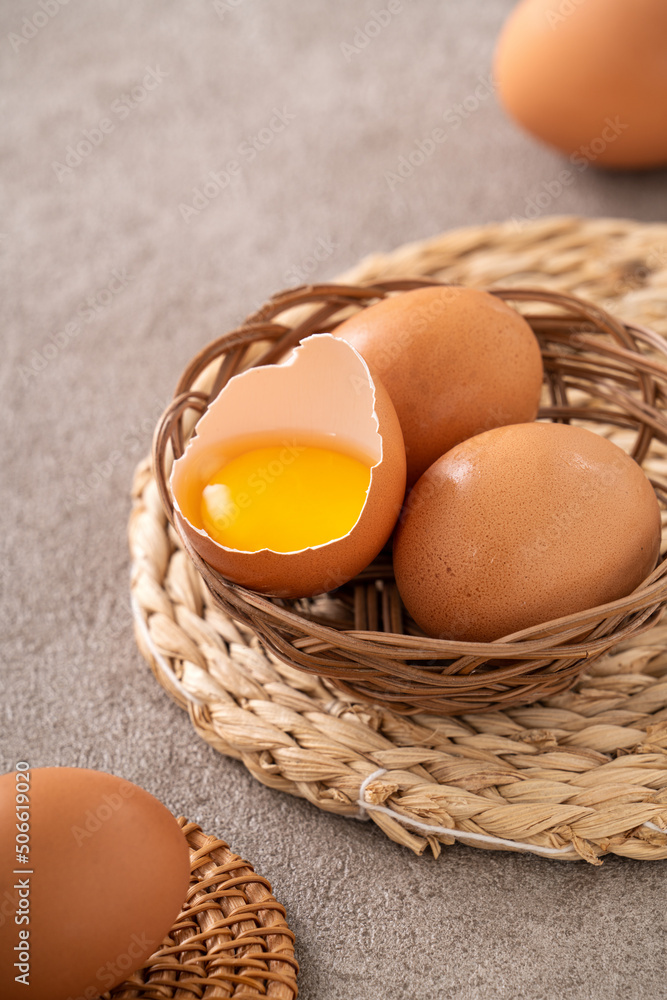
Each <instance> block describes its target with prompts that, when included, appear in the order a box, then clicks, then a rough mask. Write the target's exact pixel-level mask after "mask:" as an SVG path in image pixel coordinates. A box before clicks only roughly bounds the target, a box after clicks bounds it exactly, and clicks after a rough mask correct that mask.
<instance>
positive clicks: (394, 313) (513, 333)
mask: <svg viewBox="0 0 667 1000" xmlns="http://www.w3.org/2000/svg"><path fill="white" fill-rule="evenodd" d="M334 332H335V334H336V336H337V337H342V338H343V339H344V340H346V341H347V342H348V343H350V344H352V346H353V347H356V349H357V350H358V351H359V353H360V354H361V355H362V357H364V358H365V359H366V361H367V362H368V364H369V365H370V367H371V369H372V371H373V372H374V373H377V375H378V376H379V377H380V379H381V380H382V382H383V383H384V386H385V388H386V389H387V391H388V393H389V395H390V397H391V400H392V402H393V404H394V406H395V407H396V412H397V414H398V419H399V421H400V424H401V429H402V431H403V438H404V440H405V450H406V455H407V463H408V466H407V468H408V485H411V484H412V483H414V482H415V481H416V480H417V479H418V478H419V476H420V475H421V474H422V472H424V471H425V470H426V469H427V468H428V467H429V465H431V464H432V463H433V462H434V461H435V460H436V459H437V458H439V457H440V456H441V455H443V454H444V453H445V452H446V451H449V449H450V448H453V447H454V445H456V444H458V443H459V442H460V441H464V440H465V439H466V438H469V437H472V436H473V435H475V434H479V433H481V432H482V431H486V430H489V429H491V428H492V427H498V426H501V425H503V424H514V423H522V422H523V421H526V420H534V419H535V417H536V416H537V410H538V407H539V401H540V391H541V386H542V356H541V354H540V349H539V345H538V343H537V340H536V338H535V335H534V334H533V331H532V330H531V328H530V326H529V325H528V323H527V322H526V320H525V319H524V318H523V317H522V316H521V315H520V314H519V313H518V312H517V311H516V310H515V309H512V308H511V307H510V306H508V305H506V304H505V303H504V302H503V301H502V300H501V299H499V298H497V297H496V296H494V295H490V294H489V293H488V292H482V291H478V290H477V289H473V288H460V287H433V288H420V289H416V290H415V291H411V292H403V293H401V294H400V295H396V296H393V297H390V298H387V299H383V300H382V301H381V302H378V303H377V304H376V305H373V306H369V307H368V308H367V309H364V310H362V311H361V312H359V313H357V314H356V315H355V316H353V317H351V319H349V320H346V321H345V322H344V323H342V324H341V325H340V326H338V327H337V328H336V330H335V331H334Z"/></svg>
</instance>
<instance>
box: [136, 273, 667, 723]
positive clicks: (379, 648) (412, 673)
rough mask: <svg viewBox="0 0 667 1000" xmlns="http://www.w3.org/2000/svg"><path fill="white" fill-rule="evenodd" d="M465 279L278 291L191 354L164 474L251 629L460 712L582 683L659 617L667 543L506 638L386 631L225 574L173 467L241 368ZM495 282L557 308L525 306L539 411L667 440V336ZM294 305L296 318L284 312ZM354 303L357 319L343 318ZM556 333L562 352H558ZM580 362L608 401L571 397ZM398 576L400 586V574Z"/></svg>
mask: <svg viewBox="0 0 667 1000" xmlns="http://www.w3.org/2000/svg"><path fill="white" fill-rule="evenodd" d="M453 284H454V283H452V282H444V281H437V280H434V279H430V278H428V279H394V280H391V281H386V282H383V281H379V282H378V281H375V282H369V283H365V284H364V283H362V284H358V285H351V284H343V283H329V284H320V285H304V286H300V287H299V288H295V289H288V290H287V291H284V292H279V293H277V294H276V295H274V296H272V298H271V299H270V300H269V301H268V302H267V303H266V304H265V305H264V306H262V307H261V308H260V309H259V310H258V311H256V312H255V313H253V314H252V315H251V316H249V317H248V319H247V320H246V321H245V322H244V323H243V324H242V325H241V326H240V327H238V328H237V329H235V330H233V331H231V332H230V333H227V334H225V335H223V336H222V337H219V338H217V339H216V340H214V341H212V342H210V343H209V344H207V345H205V346H204V347H203V348H202V349H201V350H200V351H199V352H198V354H196V355H195V357H194V358H192V359H191V361H190V362H189V364H188V365H187V367H186V369H185V370H184V372H183V373H182V375H181V377H180V379H179V381H178V384H177V387H176V392H175V395H174V398H173V399H172V401H171V403H170V404H169V405H168V406H167V408H166V409H165V411H164V413H163V415H162V417H161V418H160V420H159V422H158V424H157V426H156V428H155V434H154V438H153V452H152V462H153V475H154V477H155V479H156V482H157V486H158V493H159V496H160V500H161V503H162V507H163V509H164V511H165V514H166V516H167V518H168V520H169V522H170V524H171V526H172V528H173V530H174V531H175V532H176V535H177V537H178V539H179V543H180V544H181V546H182V548H183V549H184V550H185V551H186V553H187V555H188V557H189V559H190V560H191V561H192V563H193V564H194V566H195V568H196V569H197V570H198V572H199V574H200V575H201V577H202V578H203V580H204V582H205V584H206V586H207V588H208V589H209V590H210V592H211V593H212V595H213V597H214V599H215V600H216V601H217V603H218V605H219V606H220V607H221V608H222V609H223V610H224V611H225V612H227V613H228V614H230V615H231V616H232V617H234V618H236V619H237V620H239V621H241V622H244V623H245V624H246V625H248V626H250V627H251V628H252V629H253V631H254V632H255V633H256V634H257V635H258V636H259V638H260V639H261V641H262V642H263V643H264V644H265V646H266V647H267V648H268V649H269V650H270V651H271V652H272V653H273V654H274V655H276V656H277V657H279V659H281V660H282V661H283V662H285V663H288V664H291V665H292V666H294V667H296V668H298V669H301V670H305V671H306V672H309V673H312V674H317V675H319V676H320V677H326V678H329V679H330V680H332V681H334V682H335V683H336V684H337V685H338V686H339V687H340V688H342V690H343V691H345V692H347V693H351V694H357V695H359V694H361V695H362V696H363V697H365V698H368V699H370V700H372V701H376V702H377V701H380V702H384V703H386V704H388V705H390V706H392V708H393V709H394V710H395V711H400V712H412V711H419V710H422V711H423V710H428V709H427V708H425V705H426V704H427V703H428V704H429V705H431V706H434V705H437V708H435V707H434V708H433V710H434V711H438V712H445V713H448V714H455V713H456V712H460V711H464V712H465V711H475V710H479V711H488V710H493V709H494V708H496V709H498V708H501V707H502V706H504V705H507V706H509V705H510V704H517V703H519V701H517V699H518V698H520V702H521V703H524V702H526V701H534V700H536V699H537V698H539V697H543V696H545V693H546V692H547V691H550V692H551V693H556V692H558V691H562V690H565V689H566V688H567V687H571V686H572V684H573V683H575V682H576V680H577V677H578V676H579V675H580V674H581V672H582V670H583V669H584V668H585V667H586V664H588V663H590V662H591V660H593V659H596V658H597V657H598V656H600V655H602V654H603V653H605V652H606V651H607V650H609V649H610V648H611V647H612V646H614V645H616V644H617V643H618V642H620V641H621V640H623V639H628V638H630V637H631V636H634V635H638V634H639V633H641V632H644V631H646V630H647V629H649V628H650V627H651V626H652V625H654V624H655V623H656V621H657V620H658V619H659V617H660V615H661V613H662V611H663V609H664V607H665V606H666V605H667V551H666V552H665V554H664V555H663V556H659V558H658V563H657V565H656V567H655V568H654V570H653V571H652V573H651V574H649V576H648V577H646V579H645V580H644V581H642V583H641V584H640V585H639V586H638V587H637V588H636V589H635V590H634V591H633V592H632V593H631V594H628V595H626V596H624V597H622V598H619V599H617V600H615V601H611V602H609V603H607V604H601V605H597V606H595V607H592V608H587V609H585V610H583V611H579V612H574V613H572V614H570V615H566V616H563V617H561V618H555V619H552V620H550V621H547V622H541V623H538V624H536V625H532V626H530V627H528V628H525V629H522V630H521V631H518V632H514V633H512V634H509V635H507V636H504V637H501V638H499V639H497V640H494V641H493V642H465V643H464V642H460V641H457V640H455V639H444V638H430V637H428V636H425V635H419V634H404V633H399V632H396V631H393V630H392V631H390V630H386V631H379V630H377V629H374V628H368V627H366V624H367V623H366V621H365V619H364V620H363V622H364V623H363V625H362V627H361V628H358V627H354V628H349V627H336V626H335V625H334V624H332V623H330V622H329V623H327V622H326V621H323V620H314V617H313V616H310V615H308V614H307V613H306V612H305V611H300V610H299V608H298V607H297V604H298V602H297V601H290V602H289V603H288V604H286V602H285V601H284V600H280V599H278V598H275V597H269V596H264V595H262V594H260V593H258V592H256V591H253V590H250V589H248V588H245V587H243V586H241V585H240V584H236V583H233V582H231V581H230V580H227V579H225V578H224V577H223V576H222V575H221V574H220V573H218V572H217V571H216V570H214V569H213V568H212V567H211V566H210V565H209V564H208V563H206V562H205V561H204V559H203V558H202V557H201V556H200V555H199V554H198V553H197V552H196V551H195V550H194V549H193V547H192V544H191V542H190V541H189V539H188V538H187V536H186V533H185V531H184V530H183V528H182V524H181V521H180V514H179V512H178V511H176V512H175V511H174V507H173V499H172V496H171V488H170V483H169V476H168V473H167V470H166V465H167V463H168V462H169V459H170V458H171V460H172V461H173V459H174V458H178V457H179V456H180V454H182V453H183V450H184V448H185V446H186V439H189V437H190V436H191V435H192V434H193V433H196V425H197V422H198V420H199V419H200V417H201V415H202V414H203V413H204V412H205V411H206V409H207V407H208V405H209V404H210V403H211V401H212V400H213V399H214V398H215V397H216V396H217V394H218V393H219V392H220V391H221V389H222V388H223V387H224V385H225V384H226V382H227V381H228V380H229V379H230V378H231V377H232V376H233V375H235V374H237V373H238V372H239V371H244V370H246V369H247V368H250V367H255V366H260V365H266V364H272V363H275V362H276V361H278V360H280V358H281V357H283V356H284V355H285V354H287V353H288V352H289V351H290V350H291V349H292V348H293V347H294V346H296V344H297V343H299V342H300V340H301V339H303V338H304V337H305V336H308V335H310V334H312V333H320V332H331V330H332V329H335V327H336V326H337V325H338V323H340V322H342V321H343V319H344V318H347V316H348V315H349V311H348V307H350V306H353V307H354V306H357V307H359V306H361V307H363V306H367V305H370V304H372V303H373V302H374V301H376V300H378V299H379V298H384V297H386V296H387V295H391V294H399V293H401V292H404V291H409V290H412V289H414V288H422V287H427V286H443V287H452V286H453ZM458 287H465V286H458ZM485 290H486V291H488V292H489V293H491V294H494V295H497V296H498V297H500V298H502V299H505V300H507V301H511V302H513V303H519V302H521V303H528V302H533V303H541V304H542V305H546V306H547V311H546V312H542V313H540V314H538V315H536V314H534V313H533V312H522V315H523V316H524V318H525V319H526V320H527V322H528V323H529V324H530V325H531V327H532V328H533V330H534V332H535V334H536V336H537V337H538V340H539V341H540V349H541V350H542V354H543V358H544V360H545V383H546V384H547V386H548V388H549V393H550V398H551V405H547V406H542V407H541V408H540V411H539V413H538V416H537V420H552V421H555V422H565V423H567V422H570V420H573V419H574V420H581V421H584V422H591V421H593V422H595V421H596V420H597V422H604V423H605V424H606V425H616V426H619V427H621V428H630V429H632V430H633V431H634V432H635V433H636V439H635V442H634V447H633V449H632V451H631V457H633V458H635V459H636V461H637V462H638V463H639V464H640V465H641V463H642V462H643V461H644V459H645V458H646V456H647V454H648V452H649V448H650V445H651V443H652V441H653V440H654V439H656V440H658V441H659V442H660V443H661V444H665V445H667V416H666V415H665V413H664V411H663V410H661V409H659V408H658V406H657V403H658V400H660V402H664V400H667V341H665V340H664V339H663V338H662V337H661V336H660V335H658V334H657V333H655V332H654V331H653V330H651V329H649V328H647V327H643V326H639V325H636V324H630V323H627V324H626V323H623V322H622V321H620V320H618V319H616V318H614V317H613V316H611V315H610V314H609V313H607V312H606V311H605V310H604V309H602V308H601V307H600V306H597V305H594V304H592V303H590V302H587V301H586V300H585V299H582V298H580V297H579V296H575V295H569V294H563V293H558V292H551V291H546V290H542V289H537V288H534V287H531V288H504V287H498V286H491V287H490V288H488V289H485ZM304 306H308V307H309V309H308V315H307V316H306V317H305V318H301V313H300V312H295V310H298V308H299V307H304ZM554 309H555V311H554ZM285 312H287V313H288V314H289V316H290V323H287V322H281V319H282V314H283V313H285ZM302 312H303V310H302ZM341 312H343V313H344V314H343V316H340V317H338V316H337V314H340V313H341ZM267 341H268V344H269V346H268V347H267V348H265V349H264V350H263V353H261V354H260V355H259V357H253V358H252V361H251V363H248V361H247V351H248V349H249V348H250V347H254V348H256V347H257V345H258V342H267ZM549 344H551V345H552V347H551V348H550V350H551V354H549V352H548V351H547V347H548V345H549ZM558 350H560V351H561V353H558ZM554 352H556V353H554ZM568 352H569V353H568ZM646 352H650V353H646ZM554 358H555V359H556V360H555V361H554V360H553V359H554ZM550 359H551V360H550ZM216 360H220V364H219V367H218V369H217V373H216V374H215V375H214V376H213V385H212V387H211V388H210V389H208V391H203V389H202V388H201V382H199V381H198V380H199V379H200V378H201V376H202V375H203V374H204V373H205V372H206V370H207V369H209V366H211V365H212V364H213V363H214V362H215V361H216ZM568 361H569V362H570V363H571V364H572V365H574V364H575V362H580V366H579V367H580V369H581V374H579V376H578V377H579V379H580V381H582V382H583V383H584V384H585V392H586V393H587V394H588V397H590V398H592V399H593V400H594V402H595V403H596V404H597V405H598V407H599V408H596V409H592V408H590V404H589V408H588V409H587V408H586V407H585V406H584V405H583V404H582V405H581V407H580V408H579V409H577V407H576V406H575V407H573V406H572V405H571V403H570V400H569V398H568V396H567V395H566V393H565V389H564V388H563V385H564V383H563V382H562V377H563V376H562V373H563V372H566V371H567V364H566V362H568ZM550 366H551V367H550ZM577 370H578V369H576V365H575V378H574V385H573V384H572V381H570V388H577V385H576V371H577ZM211 372H212V369H211ZM559 379H561V382H560V383H559V382H558V380H559ZM605 407H606V408H605ZM188 411H192V413H193V415H194V417H195V419H194V421H190V423H191V426H189V430H188V431H187V433H186V434H185V435H184V433H183V419H184V417H185V415H186V414H187V413H188ZM589 414H595V415H594V416H591V415H589ZM602 418H604V420H602ZM651 484H652V486H653V488H654V490H655V492H656V496H657V497H658V500H659V501H660V500H662V503H663V506H667V480H666V481H665V482H662V481H661V480H660V479H658V478H657V477H656V476H655V475H654V476H653V477H652V478H651ZM374 566H375V563H371V565H370V567H368V568H367V570H365V571H363V572H362V574H361V575H360V576H358V577H356V578H354V580H352V581H349V582H348V584H346V585H345V586H347V587H350V586H351V585H356V584H358V583H359V582H360V580H361V578H362V577H363V574H364V573H365V574H366V577H368V579H369V580H370V578H371V577H372V578H373V581H374V582H373V586H375V587H376V589H377V579H378V577H377V575H376V576H374V574H373V569H374ZM382 585H383V586H384V584H382ZM390 586H393V587H394V588H395V584H393V583H391V584H390ZM333 594H334V596H335V594H336V591H334V592H333ZM355 615H356V612H355ZM417 631H418V630H417ZM427 661H431V662H427ZM519 689H520V690H519ZM513 698H514V700H512V699H513ZM429 699H431V700H429ZM432 699H435V700H432ZM399 705H400V707H399ZM484 705H486V706H487V707H486V708H485V707H483V706H484ZM411 706H415V707H414V708H413V707H411Z"/></svg>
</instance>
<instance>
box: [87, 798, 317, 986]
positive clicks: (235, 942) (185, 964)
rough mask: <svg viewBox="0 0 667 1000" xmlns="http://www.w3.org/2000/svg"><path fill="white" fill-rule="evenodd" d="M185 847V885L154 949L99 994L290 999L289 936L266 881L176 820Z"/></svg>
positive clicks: (221, 845) (293, 971)
mask: <svg viewBox="0 0 667 1000" xmlns="http://www.w3.org/2000/svg"><path fill="white" fill-rule="evenodd" d="M178 822H179V824H180V826H181V827H182V829H183V833H184V834H185V837H186V839H187V841H188V845H189V847H190V865H191V869H192V871H191V875H190V888H189V890H188V895H187V898H186V901H185V904H184V906H183V910H182V911H181V913H180V914H179V917H178V919H177V921H176V923H175V924H174V926H173V927H172V929H171V931H170V932H169V935H168V937H167V938H166V939H165V941H164V942H163V944H162V946H161V947H160V948H159V949H158V950H157V951H156V952H154V954H153V955H151V957H150V958H149V959H148V961H147V962H146V964H145V966H144V968H143V969H140V970H139V971H138V972H135V973H134V975H132V976H130V977H129V978H128V979H127V980H126V981H125V982H124V983H121V984H120V986H116V987H115V988H114V989H113V990H111V992H110V993H105V994H104V997H105V998H112V1000H155V998H157V997H159V998H162V1000H172V998H174V1000H175V998H177V997H190V998H192V1000H194V998H195V997H204V996H205V997H207V998H213V997H232V996H233V997H242V996H244V997H256V996H269V997H275V998H277V1000H296V996H297V993H298V989H297V985H296V975H297V972H298V969H299V966H298V964H297V962H296V960H295V958H294V934H293V932H292V931H291V930H290V929H289V927H288V926H287V923H286V921H285V910H284V909H283V907H282V906H281V905H280V903H278V902H277V901H276V900H275V899H274V898H273V896H272V895H271V886H270V884H269V882H267V880H266V879H265V878H262V876H261V875H257V873H256V872H255V871H254V869H253V867H252V865H250V864H248V862H247V861H243V860H242V859H241V858H240V857H238V855H236V854H234V853H233V852H232V851H231V850H230V849H229V846H228V845H227V844H226V843H225V841H224V840H219V839H218V838H217V837H210V836H208V835H207V834H205V833H202V831H201V829H200V827H198V826H197V824H196V823H189V822H188V821H187V820H186V819H184V817H183V816H181V817H180V818H179V820H178Z"/></svg>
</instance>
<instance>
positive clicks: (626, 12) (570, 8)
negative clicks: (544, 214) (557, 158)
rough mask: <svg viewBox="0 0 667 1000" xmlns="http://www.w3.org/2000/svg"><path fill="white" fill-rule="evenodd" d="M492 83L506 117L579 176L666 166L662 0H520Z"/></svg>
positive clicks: (666, 38) (666, 37)
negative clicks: (590, 170)
mask: <svg viewBox="0 0 667 1000" xmlns="http://www.w3.org/2000/svg"><path fill="white" fill-rule="evenodd" d="M495 77H496V81H497V85H498V94H499V97H500V100H501V102H502V104H503V105H504V106H505V108H506V109H507V111H508V112H509V113H510V115H512V117H513V118H515V119H516V121H518V122H519V124H521V125H523V126H524V128H526V129H527V130H528V131H529V132H532V134H533V135H535V136H537V137H538V138H540V139H542V140H544V141H545V142H547V143H549V144H550V145H552V146H555V147H556V148H557V149H559V150H561V151H562V152H564V153H566V154H567V155H568V156H569V157H570V160H571V163H572V164H573V166H574V167H575V168H576V170H583V169H585V168H586V167H588V166H589V165H590V164H594V165H597V166H605V167H628V168H637V167H655V166H659V165H662V164H665V163H667V4H666V3H665V2H664V0H632V2H631V3H629V2H628V0H523V3H519V4H518V5H517V6H516V8H515V9H514V10H513V11H512V13H511V15H510V17H509V19H508V21H507V23H506V24H505V27H504V28H503V31H502V34H501V36H500V39H499V41H498V45H497V49H496V57H495ZM571 179H572V178H570V180H571ZM549 183H551V184H552V186H553V185H554V183H557V184H559V185H560V181H556V179H555V178H554V179H553V180H552V181H550V182H549ZM563 183H567V180H566V179H563ZM560 187H561V190H562V185H560Z"/></svg>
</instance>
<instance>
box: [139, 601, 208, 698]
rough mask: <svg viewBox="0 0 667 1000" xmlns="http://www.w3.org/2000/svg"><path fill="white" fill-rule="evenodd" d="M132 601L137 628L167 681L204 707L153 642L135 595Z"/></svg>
mask: <svg viewBox="0 0 667 1000" xmlns="http://www.w3.org/2000/svg"><path fill="white" fill-rule="evenodd" d="M130 603H131V605H132V614H133V616H134V621H135V623H136V625H137V628H138V629H139V631H140V632H141V637H142V639H143V640H144V642H145V643H146V645H147V646H148V648H149V650H150V652H151V656H152V657H153V659H154V660H155V663H156V665H157V667H158V668H159V670H160V672H161V673H162V674H163V676H164V679H165V681H166V682H167V683H168V684H173V685H174V687H176V688H178V690H179V691H180V692H181V694H182V695H183V697H184V698H186V699H187V700H188V701H191V702H193V704H195V705H199V706H200V707H202V708H203V706H204V702H203V701H201V700H200V699H199V698H197V697H196V695H194V694H191V693H190V692H189V691H188V689H187V688H186V687H185V685H184V684H182V683H181V682H180V681H179V679H178V677H177V676H176V674H175V673H174V671H173V670H172V668H171V667H170V665H169V664H168V663H167V661H166V659H165V658H164V656H163V655H162V653H161V652H160V650H159V649H158V648H157V646H156V645H155V643H154V642H153V637H152V635H151V634H150V632H149V631H148V625H147V624H146V622H145V621H144V616H143V614H142V612H141V608H140V607H139V604H138V603H137V600H136V598H135V597H134V596H131V597H130Z"/></svg>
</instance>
